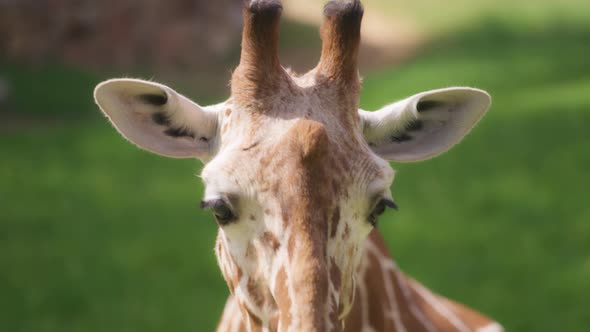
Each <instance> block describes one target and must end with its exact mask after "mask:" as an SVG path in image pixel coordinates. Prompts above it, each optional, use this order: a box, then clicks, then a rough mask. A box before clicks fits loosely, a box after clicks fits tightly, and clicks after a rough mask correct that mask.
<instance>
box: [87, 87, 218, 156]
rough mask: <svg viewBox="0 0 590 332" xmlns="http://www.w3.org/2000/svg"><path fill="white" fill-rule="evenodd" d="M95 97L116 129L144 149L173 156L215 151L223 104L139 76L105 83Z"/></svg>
mask: <svg viewBox="0 0 590 332" xmlns="http://www.w3.org/2000/svg"><path fill="white" fill-rule="evenodd" d="M94 99H95V101H96V103H97V104H98V106H99V107H100V109H101V110H102V112H103V113H104V114H105V115H106V116H107V118H108V119H109V120H110V121H111V123H112V124H113V125H114V126H115V128H116V129H117V131H119V133H120V134H121V135H123V137H125V138H126V139H127V140H129V141H130V142H132V143H134V144H135V145H137V146H139V147H140V148H142V149H145V150H148V151H151V152H154V153H156V154H159V155H163V156H166V157H173V158H199V159H201V160H206V159H208V158H209V157H210V155H211V154H212V151H211V150H212V146H213V144H214V142H215V141H216V135H217V121H218V117H217V114H218V109H219V107H222V106H223V105H216V106H212V107H201V106H199V105H197V104H195V103H193V102H192V101H190V100H189V99H188V98H186V97H184V96H183V95H181V94H179V93H177V92H176V91H174V90H172V89H171V88H169V87H167V86H165V85H162V84H158V83H154V82H148V81H142V80H136V79H113V80H108V81H105V82H102V83H100V84H99V85H98V86H97V87H96V89H95V90H94Z"/></svg>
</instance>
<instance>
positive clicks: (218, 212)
mask: <svg viewBox="0 0 590 332" xmlns="http://www.w3.org/2000/svg"><path fill="white" fill-rule="evenodd" d="M201 209H210V210H211V211H212V212H213V216H214V217H215V220H217V223H218V224H219V225H220V226H226V225H228V224H230V223H232V222H233V221H235V220H236V219H237V216H236V215H235V213H234V212H233V211H232V208H231V205H230V204H229V203H228V202H227V201H226V200H225V199H223V198H218V199H214V200H210V201H202V202H201Z"/></svg>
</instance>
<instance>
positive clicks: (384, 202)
mask: <svg viewBox="0 0 590 332" xmlns="http://www.w3.org/2000/svg"><path fill="white" fill-rule="evenodd" d="M386 207H390V208H392V209H394V210H397V209H398V207H397V204H395V202H394V201H392V200H390V199H387V198H384V199H381V200H380V201H379V202H378V203H377V204H376V205H375V207H373V210H372V211H371V214H369V217H368V221H369V223H370V224H371V225H373V227H375V226H377V220H378V219H379V216H381V215H382V214H383V213H384V212H385V208H386Z"/></svg>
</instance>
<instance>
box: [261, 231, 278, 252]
mask: <svg viewBox="0 0 590 332" xmlns="http://www.w3.org/2000/svg"><path fill="white" fill-rule="evenodd" d="M262 242H263V243H264V244H265V245H267V246H268V247H270V248H271V249H272V250H273V251H277V250H278V249H279V247H280V246H281V243H280V242H279V240H277V237H276V236H275V235H274V234H273V233H272V232H264V234H262Z"/></svg>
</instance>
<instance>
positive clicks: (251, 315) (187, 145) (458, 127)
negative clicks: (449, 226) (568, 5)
mask: <svg viewBox="0 0 590 332" xmlns="http://www.w3.org/2000/svg"><path fill="white" fill-rule="evenodd" d="M281 11H282V6H281V3H280V1H277V0H258V1H244V9H243V17H244V30H243V36H242V53H241V60H240V64H239V65H238V67H237V68H236V69H235V71H234V72H233V76H232V82H231V97H230V98H229V99H228V100H227V101H225V102H223V103H220V104H217V105H213V106H207V107H203V106H200V105H198V104H196V103H194V102H192V101H190V100H189V99H188V98H186V97H184V96H182V95H181V94H179V93H177V92H176V91H174V90H173V89H171V88H169V87H167V86H164V85H162V84H158V83H155V82H150V81H142V80H135V79H114V80H109V81H106V82H103V83H101V84H99V85H98V86H97V88H96V89H95V99H96V103H97V104H98V105H99V107H100V109H101V110H102V111H103V112H104V114H105V115H106V116H107V117H108V118H109V120H110V121H111V122H112V124H113V125H114V126H115V128H116V129H117V130H118V131H119V132H120V133H121V134H122V135H123V136H124V137H125V138H127V139H128V140H129V141H131V142H132V143H133V144H136V145H137V146H139V147H140V148H143V149H145V150H148V151H151V152H154V153H157V154H160V155H164V156H168V157H174V158H198V159H200V160H202V161H203V162H204V163H205V164H206V165H205V167H204V169H203V172H202V175H201V176H202V179H203V182H204V184H205V193H204V195H203V203H202V207H204V208H208V209H211V210H212V212H213V214H214V217H215V219H216V220H217V223H218V224H219V232H218V237H217V242H216V245H215V253H216V256H217V259H218V262H219V266H220V268H221V271H222V274H223V276H224V278H225V280H226V282H227V284H228V287H229V289H230V292H231V296H230V298H229V300H228V302H227V305H226V308H225V311H224V314H223V316H222V320H221V322H220V325H219V327H218V331H222V332H223V331H228V332H229V331H311V332H313V331H397V332H404V331H411V332H415V331H429V332H433V331H461V332H462V331H488V330H493V328H496V327H497V330H501V327H500V325H498V324H497V323H495V322H493V321H492V320H491V319H489V318H487V317H485V316H484V315H482V314H479V313H477V312H476V311H473V310H471V309H468V308H466V307H465V306H463V305H461V304H458V303H456V302H453V301H451V300H448V299H446V298H444V297H441V296H439V295H436V294H434V293H432V292H431V291H429V290H428V289H426V288H425V287H423V286H422V285H420V284H419V283H418V282H416V281H414V280H412V279H410V278H409V277H407V276H405V275H404V274H403V273H402V272H400V271H399V269H398V268H397V266H396V265H395V263H394V262H393V260H392V259H391V256H389V254H388V253H387V249H386V248H385V246H384V243H383V241H382V240H381V238H380V235H379V234H378V232H377V231H376V230H375V229H374V226H375V224H376V222H377V219H378V217H379V215H380V214H381V213H383V211H384V209H385V208H386V207H388V206H390V207H394V206H395V203H393V198H392V197H391V193H390V189H389V188H390V186H391V184H392V181H393V178H394V171H393V170H392V169H391V167H390V165H389V163H388V161H398V162H412V161H419V160H424V159H429V158H432V157H434V156H437V155H439V154H441V153H443V152H445V151H447V150H448V149H449V148H451V147H452V146H453V145H454V144H456V143H458V142H459V141H460V140H461V139H462V138H463V137H464V136H465V135H466V134H467V133H468V132H469V131H470V129H471V128H472V127H473V126H474V125H475V124H476V123H477V122H478V121H479V119H480V118H481V117H482V116H483V115H484V114H485V113H486V111H487V110H488V108H489V105H490V101H491V99H490V96H489V95H488V94H487V93H486V92H484V91H482V90H478V89H473V88H464V87H453V88H445V89H440V90H433V91H427V92H422V93H419V94H416V95H414V96H412V97H409V98H407V99H405V100H402V101H399V102H396V103H393V104H391V105H388V106H385V107H384V108H382V109H380V110H377V111H375V112H367V111H364V110H360V109H359V106H358V104H359V93H360V80H359V76H358V68H357V57H358V49H359V43H360V25H361V20H362V16H363V6H362V5H361V4H360V1H355V0H353V1H331V2H329V3H328V4H327V5H326V7H325V11H324V16H325V19H324V23H323V24H322V27H321V37H322V43H323V46H322V51H321V59H320V62H319V64H318V65H317V66H316V67H315V68H314V69H312V70H311V71H309V72H308V73H306V74H304V75H294V74H292V73H290V72H288V71H286V70H285V69H284V68H283V67H282V66H281V64H280V62H279V58H278V31H279V21H280V16H281Z"/></svg>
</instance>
